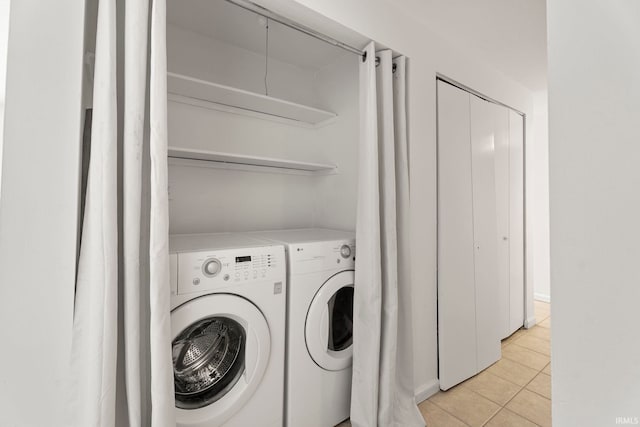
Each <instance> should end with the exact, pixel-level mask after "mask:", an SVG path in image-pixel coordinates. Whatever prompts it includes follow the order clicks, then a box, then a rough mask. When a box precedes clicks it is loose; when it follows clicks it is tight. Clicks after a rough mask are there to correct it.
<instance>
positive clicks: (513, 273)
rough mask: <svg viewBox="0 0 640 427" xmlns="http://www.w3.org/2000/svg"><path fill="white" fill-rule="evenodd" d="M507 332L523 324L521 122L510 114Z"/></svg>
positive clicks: (521, 118)
mask: <svg viewBox="0 0 640 427" xmlns="http://www.w3.org/2000/svg"><path fill="white" fill-rule="evenodd" d="M509 157H510V159H509V168H510V171H509V175H510V179H509V185H510V191H509V208H510V212H509V218H510V224H509V264H510V267H509V272H510V278H509V284H510V298H511V303H510V307H511V311H510V329H511V332H514V331H516V330H517V329H519V328H520V327H521V326H522V325H523V323H524V118H523V117H522V116H520V115H519V114H517V113H516V112H514V111H509Z"/></svg>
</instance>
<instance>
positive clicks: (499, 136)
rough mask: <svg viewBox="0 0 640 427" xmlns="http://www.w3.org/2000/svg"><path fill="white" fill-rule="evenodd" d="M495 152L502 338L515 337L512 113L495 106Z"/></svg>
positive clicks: (504, 108)
mask: <svg viewBox="0 0 640 427" xmlns="http://www.w3.org/2000/svg"><path fill="white" fill-rule="evenodd" d="M493 111H494V119H493V128H494V149H495V157H494V159H495V182H496V226H497V233H498V234H497V245H498V288H499V303H500V313H499V315H500V338H506V337H508V336H509V335H511V326H510V325H511V316H510V311H511V310H510V305H511V298H510V291H509V287H510V285H509V280H510V278H509V226H510V217H509V210H510V204H509V194H510V191H511V187H510V185H509V110H508V109H507V108H506V107H501V106H499V105H495V106H494V108H493Z"/></svg>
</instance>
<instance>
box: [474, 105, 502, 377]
mask: <svg viewBox="0 0 640 427" xmlns="http://www.w3.org/2000/svg"><path fill="white" fill-rule="evenodd" d="M494 108H495V105H494V104H491V103H489V102H487V101H484V100H482V99H480V98H478V97H476V96H471V169H472V182H473V229H474V243H475V248H474V254H475V256H474V266H475V283H476V286H475V289H476V339H477V370H478V371H481V370H482V369H485V368H487V367H488V366H489V365H491V364H493V363H494V362H496V361H497V360H498V359H500V356H501V352H500V335H501V334H500V316H499V313H500V303H499V297H498V296H499V294H500V292H499V288H498V247H497V246H498V245H497V225H496V188H495V162H494V153H495V150H494V129H493V119H494V111H495V110H494Z"/></svg>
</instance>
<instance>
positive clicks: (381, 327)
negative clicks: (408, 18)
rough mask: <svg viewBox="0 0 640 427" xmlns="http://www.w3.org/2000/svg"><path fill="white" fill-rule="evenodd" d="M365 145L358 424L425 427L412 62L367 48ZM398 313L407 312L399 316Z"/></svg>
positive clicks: (356, 353) (357, 305)
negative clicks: (418, 335)
mask: <svg viewBox="0 0 640 427" xmlns="http://www.w3.org/2000/svg"><path fill="white" fill-rule="evenodd" d="M366 53H367V56H366V60H365V61H363V62H362V63H361V64H360V111H361V123H360V143H359V154H358V155H359V165H358V167H359V170H358V211H357V224H356V239H357V246H358V256H357V257H356V283H355V296H354V343H353V345H354V348H353V379H352V394H351V423H352V425H353V426H354V427H370V426H381V427H382V426H384V427H387V426H424V420H423V419H422V416H421V415H420V412H419V410H418V408H417V406H416V403H415V396H414V385H413V347H412V339H413V337H412V333H413V329H412V310H411V307H412V299H411V282H410V262H409V248H408V245H409V240H408V239H409V175H408V158H407V132H406V106H405V102H406V98H405V96H406V94H405V92H406V80H405V78H406V77H405V74H406V60H405V58H404V57H399V58H397V60H396V61H394V60H393V58H392V52H391V51H389V50H384V51H381V52H378V53H377V56H378V58H379V66H378V67H377V68H376V60H375V58H376V52H375V45H374V44H373V43H371V44H369V45H368V46H367V48H366ZM399 306H400V307H401V310H399V309H398V308H399Z"/></svg>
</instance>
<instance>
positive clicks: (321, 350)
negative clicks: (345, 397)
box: [305, 270, 354, 371]
mask: <svg viewBox="0 0 640 427" xmlns="http://www.w3.org/2000/svg"><path fill="white" fill-rule="evenodd" d="M353 282H354V272H353V270H346V271H342V272H340V273H337V274H335V275H333V276H331V277H330V278H329V279H328V280H327V281H326V282H325V283H324V284H323V285H322V286H321V287H320V289H319V290H318V292H317V293H316V295H315V296H314V297H313V300H312V301H311V304H310V305H309V311H308V313H307V321H306V325H305V341H306V343H307V350H308V351H309V355H310V356H311V358H312V359H313V360H314V362H316V364H317V365H318V366H320V367H321V368H323V369H326V370H328V371H340V370H342V369H346V368H348V367H350V366H351V358H352V355H353V345H352V344H353Z"/></svg>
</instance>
